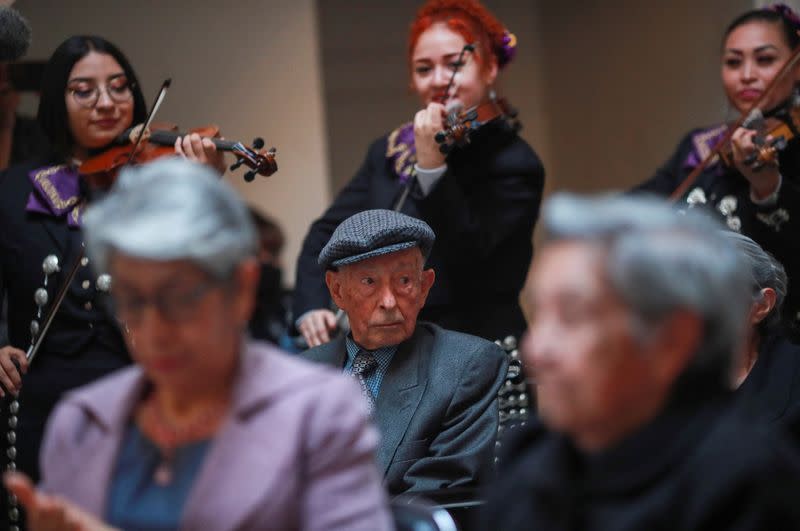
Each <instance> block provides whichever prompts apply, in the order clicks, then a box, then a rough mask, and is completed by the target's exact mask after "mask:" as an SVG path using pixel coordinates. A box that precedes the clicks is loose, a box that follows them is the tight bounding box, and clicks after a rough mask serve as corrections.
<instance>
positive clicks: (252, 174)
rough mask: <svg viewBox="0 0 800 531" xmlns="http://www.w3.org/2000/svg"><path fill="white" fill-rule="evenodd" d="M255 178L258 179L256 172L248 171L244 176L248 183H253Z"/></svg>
mask: <svg viewBox="0 0 800 531" xmlns="http://www.w3.org/2000/svg"><path fill="white" fill-rule="evenodd" d="M255 178H256V172H254V171H248V172H247V173H245V174H244V180H245V181H246V182H248V183H251V182H253V179H255Z"/></svg>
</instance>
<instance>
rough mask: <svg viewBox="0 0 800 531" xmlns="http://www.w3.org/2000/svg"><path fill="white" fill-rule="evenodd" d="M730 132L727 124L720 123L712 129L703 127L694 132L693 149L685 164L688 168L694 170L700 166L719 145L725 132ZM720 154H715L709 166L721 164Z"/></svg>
mask: <svg viewBox="0 0 800 531" xmlns="http://www.w3.org/2000/svg"><path fill="white" fill-rule="evenodd" d="M727 132H728V126H727V125H724V124H723V125H720V126H717V127H712V128H710V129H703V130H701V131H697V132H696V133H693V134H692V149H691V151H689V154H688V155H687V156H686V160H685V161H684V163H683V166H684V168H685V169H687V170H693V169H694V168H696V167H698V166H699V165H700V164H701V163H702V162H703V161H704V160H705V159H706V157H708V156H709V155H710V154H711V152H712V151H713V149H714V148H715V147H716V146H717V144H718V143H719V141H720V140H722V137H723V136H725V133H727ZM719 163H720V158H719V155H716V156H714V158H713V159H712V160H711V161H710V163H709V165H708V168H713V167H714V166H719Z"/></svg>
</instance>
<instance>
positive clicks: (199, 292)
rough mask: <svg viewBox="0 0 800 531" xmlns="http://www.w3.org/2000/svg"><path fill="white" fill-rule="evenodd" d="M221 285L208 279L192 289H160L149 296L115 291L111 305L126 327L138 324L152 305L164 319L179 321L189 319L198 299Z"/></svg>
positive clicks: (214, 280) (172, 321)
mask: <svg viewBox="0 0 800 531" xmlns="http://www.w3.org/2000/svg"><path fill="white" fill-rule="evenodd" d="M221 286H224V283H223V282H221V281H219V280H216V279H209V280H207V281H206V282H203V283H200V284H198V285H197V286H195V287H194V288H192V289H189V290H186V291H183V292H177V293H176V292H169V291H160V292H157V293H156V294H155V295H151V296H142V295H138V294H131V295H122V294H119V293H116V294H114V295H113V296H112V305H113V308H114V312H115V314H116V316H117V319H118V320H119V321H120V322H121V323H122V324H124V325H125V327H126V328H128V327H129V326H135V325H137V324H139V323H140V322H141V320H142V315H143V314H144V310H145V308H147V307H148V306H153V307H154V308H155V309H156V310H158V314H159V315H160V316H161V318H162V319H164V320H165V321H168V322H170V323H180V322H184V321H188V320H190V319H191V318H192V317H193V316H194V314H195V311H196V310H197V307H198V303H199V302H200V300H201V299H202V298H203V297H205V296H206V294H207V293H208V292H209V291H211V290H212V289H214V288H217V287H221Z"/></svg>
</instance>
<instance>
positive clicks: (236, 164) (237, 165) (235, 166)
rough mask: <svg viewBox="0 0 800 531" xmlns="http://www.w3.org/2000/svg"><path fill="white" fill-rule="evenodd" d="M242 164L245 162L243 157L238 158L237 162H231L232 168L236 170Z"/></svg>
mask: <svg viewBox="0 0 800 531" xmlns="http://www.w3.org/2000/svg"><path fill="white" fill-rule="evenodd" d="M242 164H244V159H243V158H238V159H236V162H234V163H233V164H231V167H230V170H231V171H236V170H238V169H239V166H241V165H242Z"/></svg>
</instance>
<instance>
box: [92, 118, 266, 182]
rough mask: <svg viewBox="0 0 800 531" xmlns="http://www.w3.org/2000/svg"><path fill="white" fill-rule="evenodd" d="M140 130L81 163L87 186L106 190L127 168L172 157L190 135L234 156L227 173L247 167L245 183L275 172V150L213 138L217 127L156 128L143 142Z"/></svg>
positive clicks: (257, 142) (255, 142) (255, 143)
mask: <svg viewBox="0 0 800 531" xmlns="http://www.w3.org/2000/svg"><path fill="white" fill-rule="evenodd" d="M141 127H142V126H137V127H132V128H130V129H128V130H126V131H125V132H124V133H122V134H121V135H120V136H119V137H118V138H117V139H116V140H115V141H114V142H113V143H112V145H111V147H109V148H108V149H106V150H104V151H102V152H101V153H98V154H97V155H95V156H93V157H91V158H89V159H87V160H86V161H84V162H83V163H82V164H81V165H80V167H79V168H78V172H79V173H80V174H81V175H83V176H84V178H85V179H86V180H87V181H88V182H89V183H92V184H94V185H96V186H98V187H101V188H107V187H108V186H110V185H111V184H112V183H113V182H114V180H115V179H116V175H117V172H118V171H119V170H120V169H121V168H122V167H123V166H126V165H128V164H144V163H146V162H149V161H151V160H153V159H157V158H159V157H165V156H171V155H175V148H174V145H175V141H176V140H177V139H178V137H181V136H184V135H186V134H189V133H197V134H199V135H200V136H201V137H203V138H209V139H211V141H212V142H213V143H214V145H215V146H216V147H217V149H219V150H221V151H230V152H232V153H234V154H235V155H236V162H235V163H233V165H231V167H230V169H231V170H232V171H233V170H236V169H237V168H239V167H240V166H241V165H243V164H244V165H246V166H247V167H248V168H250V171H248V172H247V173H245V175H244V180H245V181H247V182H251V181H253V179H255V176H256V175H263V176H265V177H269V176H270V175H272V174H273V173H275V172H276V171H278V164H277V163H276V162H275V154H276V150H275V148H271V149H269V150H264V149H262V148H263V147H264V140H263V139H261V138H256V139H254V140H253V144H252V146H251V147H247V146H245V145H244V144H243V143H241V142H237V141H232V140H222V139H220V138H214V136H215V135H216V134H217V133H218V132H219V128H218V127H216V126H206V127H199V128H195V129H191V130H190V131H189V132H180V131H178V128H177V127H176V126H173V125H165V124H161V125H156V126H153V127H152V129H148V132H145V133H144V135H142V140H141V141H139V142H138V145H137V139H138V137H139V136H140V134H141Z"/></svg>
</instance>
